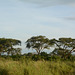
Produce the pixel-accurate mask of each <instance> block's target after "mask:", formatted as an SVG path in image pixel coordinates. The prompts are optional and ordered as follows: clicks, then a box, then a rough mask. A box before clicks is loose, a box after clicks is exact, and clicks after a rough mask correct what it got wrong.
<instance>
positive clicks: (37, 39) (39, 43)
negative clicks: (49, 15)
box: [26, 36, 50, 54]
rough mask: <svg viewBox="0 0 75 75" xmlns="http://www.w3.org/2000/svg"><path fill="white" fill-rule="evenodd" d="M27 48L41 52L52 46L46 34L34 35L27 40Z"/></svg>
mask: <svg viewBox="0 0 75 75" xmlns="http://www.w3.org/2000/svg"><path fill="white" fill-rule="evenodd" d="M26 48H28V49H35V50H36V52H37V53H38V54H40V52H41V51H42V50H44V49H49V48H50V43H49V39H48V38H46V37H45V36H33V37H31V38H30V39H28V40H27V41H26Z"/></svg>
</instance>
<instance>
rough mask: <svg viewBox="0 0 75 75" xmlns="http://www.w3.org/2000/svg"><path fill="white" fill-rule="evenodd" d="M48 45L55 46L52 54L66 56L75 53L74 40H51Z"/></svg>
mask: <svg viewBox="0 0 75 75" xmlns="http://www.w3.org/2000/svg"><path fill="white" fill-rule="evenodd" d="M50 43H52V44H53V45H55V46H56V47H55V49H54V51H53V52H52V53H53V54H57V55H62V56H63V57H64V56H68V55H71V53H72V52H73V51H75V39H72V38H59V40H56V39H51V40H50Z"/></svg>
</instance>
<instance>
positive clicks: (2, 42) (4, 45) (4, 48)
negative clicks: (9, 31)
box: [0, 38, 21, 54]
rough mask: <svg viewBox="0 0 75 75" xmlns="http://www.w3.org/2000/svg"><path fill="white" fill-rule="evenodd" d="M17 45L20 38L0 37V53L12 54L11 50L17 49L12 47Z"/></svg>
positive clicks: (19, 43)
mask: <svg viewBox="0 0 75 75" xmlns="http://www.w3.org/2000/svg"><path fill="white" fill-rule="evenodd" d="M17 45H21V41H20V40H16V39H6V38H0V53H4V52H7V54H13V51H15V50H17V48H14V47H15V46H17ZM20 50H21V49H20Z"/></svg>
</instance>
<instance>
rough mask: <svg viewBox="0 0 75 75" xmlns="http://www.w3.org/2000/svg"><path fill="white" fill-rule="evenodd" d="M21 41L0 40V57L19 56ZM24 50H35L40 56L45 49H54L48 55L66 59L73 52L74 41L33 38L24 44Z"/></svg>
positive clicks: (74, 47)
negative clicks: (5, 54) (4, 55)
mask: <svg viewBox="0 0 75 75" xmlns="http://www.w3.org/2000/svg"><path fill="white" fill-rule="evenodd" d="M18 45H19V46H21V41H20V40H16V39H7V38H0V55H1V54H2V53H5V52H6V53H7V55H17V54H18V55H21V50H22V49H21V48H16V46H18ZM25 45H26V48H28V49H34V50H36V52H37V54H38V55H40V54H41V52H42V51H44V50H45V49H49V50H50V49H51V48H54V50H53V51H52V52H51V53H50V55H57V56H60V57H62V58H63V57H64V56H65V57H68V56H69V55H71V53H72V52H74V51H75V39H73V38H59V39H55V38H53V39H49V38H46V36H42V35H40V36H33V37H31V38H29V39H28V40H27V41H26V42H25Z"/></svg>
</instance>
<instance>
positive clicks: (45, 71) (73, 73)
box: [0, 58, 75, 75]
mask: <svg viewBox="0 0 75 75" xmlns="http://www.w3.org/2000/svg"><path fill="white" fill-rule="evenodd" d="M0 75H75V61H73V62H71V61H60V60H59V61H45V60H39V61H32V60H29V59H21V60H19V61H13V60H12V59H4V58H0Z"/></svg>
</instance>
